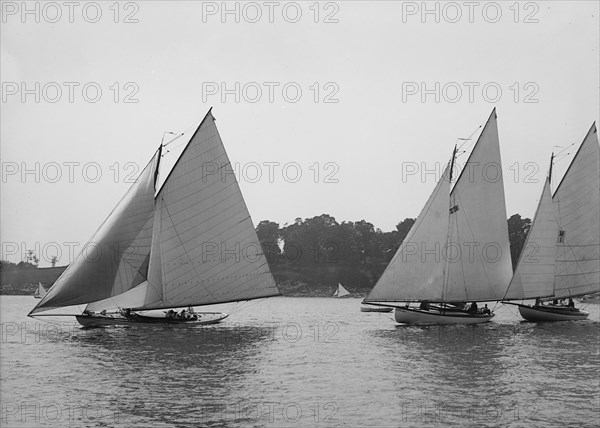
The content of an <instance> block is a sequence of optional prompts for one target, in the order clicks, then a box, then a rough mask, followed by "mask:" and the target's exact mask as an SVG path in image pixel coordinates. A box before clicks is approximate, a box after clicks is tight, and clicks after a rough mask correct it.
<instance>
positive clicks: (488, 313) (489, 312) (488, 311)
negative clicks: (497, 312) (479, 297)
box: [481, 303, 492, 315]
mask: <svg viewBox="0 0 600 428" xmlns="http://www.w3.org/2000/svg"><path fill="white" fill-rule="evenodd" d="M481 312H483V313H484V314H485V315H491V314H492V311H490V308H488V305H487V303H486V304H485V306H484V307H483V309H482V310H481Z"/></svg>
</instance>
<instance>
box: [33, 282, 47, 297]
mask: <svg viewBox="0 0 600 428" xmlns="http://www.w3.org/2000/svg"><path fill="white" fill-rule="evenodd" d="M45 295H46V289H45V288H44V286H43V285H42V283H41V282H39V283H38V288H37V289H36V290H35V292H34V293H33V297H35V298H36V299H41V298H42V297H44V296H45Z"/></svg>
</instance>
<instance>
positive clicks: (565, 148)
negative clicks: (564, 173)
mask: <svg viewBox="0 0 600 428" xmlns="http://www.w3.org/2000/svg"><path fill="white" fill-rule="evenodd" d="M574 145H575V142H573V143H571V144H569V145H568V146H565V147H564V148H563V149H562V150H561V151H559V152H558V153H556V154H555V156H558V155H560V154H561V153H562V152H564V151H565V150H567V149H569V148H570V147H572V146H574ZM554 147H562V146H554ZM567 154H568V153H567Z"/></svg>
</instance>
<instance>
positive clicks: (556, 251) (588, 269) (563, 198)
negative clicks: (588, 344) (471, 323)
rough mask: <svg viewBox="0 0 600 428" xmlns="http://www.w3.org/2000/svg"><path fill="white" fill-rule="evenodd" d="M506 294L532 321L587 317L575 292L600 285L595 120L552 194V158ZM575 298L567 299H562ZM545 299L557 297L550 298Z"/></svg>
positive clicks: (599, 151)
mask: <svg viewBox="0 0 600 428" xmlns="http://www.w3.org/2000/svg"><path fill="white" fill-rule="evenodd" d="M553 161H554V154H552V157H551V159H550V168H549V172H548V176H547V178H546V180H545V184H544V188H543V190H542V195H541V197H540V201H539V203H538V207H537V211H536V213H535V217H534V219H533V223H532V225H531V229H530V231H529V233H528V235H527V239H526V241H525V245H524V246H523V251H522V252H521V256H520V258H519V263H518V265H517V268H516V270H515V274H514V276H513V278H512V280H511V282H510V284H509V286H508V288H507V290H506V293H505V296H504V300H506V301H508V300H525V299H536V302H535V304H533V305H528V304H525V303H513V302H505V303H508V304H513V305H517V306H518V308H519V313H520V314H521V316H522V317H523V318H525V319H526V320H528V321H534V322H536V321H540V322H542V321H572V320H584V319H586V318H587V317H588V315H589V313H588V312H586V311H582V310H580V309H578V308H576V307H575V303H574V301H573V298H574V297H577V296H585V295H588V294H592V293H597V292H599V291H600V268H599V266H600V264H599V260H600V145H599V144H598V134H597V130H596V126H595V124H593V125H592V127H591V128H590V130H589V131H588V133H587V135H586V137H585V138H584V140H583V142H582V143H581V146H580V147H579V149H578V150H577V153H576V154H575V156H574V157H573V160H572V161H571V164H570V165H569V167H568V169H567V172H566V173H565V175H564V176H563V178H562V180H561V182H560V184H559V185H558V187H557V189H556V190H555V192H554V195H552V192H551V187H550V186H551V181H552V164H553ZM566 298H568V299H569V302H568V304H567V305H565V304H561V302H560V301H559V300H561V299H566ZM545 301H552V303H548V304H544V302H545Z"/></svg>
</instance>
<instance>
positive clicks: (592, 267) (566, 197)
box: [552, 123, 600, 298]
mask: <svg viewBox="0 0 600 428" xmlns="http://www.w3.org/2000/svg"><path fill="white" fill-rule="evenodd" d="M552 200H553V201H554V205H555V209H556V215H557V220H558V227H559V236H558V239H557V241H558V242H557V250H558V251H557V254H556V270H555V284H554V295H555V296H556V298H563V297H574V296H581V295H584V294H591V293H594V292H598V291H600V145H599V144H598V133H597V130H596V124H595V123H594V124H593V125H592V127H591V128H590V130H589V131H588V133H587V135H586V137H585V138H584V140H583V142H582V143H581V146H580V147H579V150H578V151H577V153H576V154H575V157H574V158H573V160H572V161H571V164H570V165H569V168H568V169H567V172H566V173H565V175H564V176H563V178H562V181H561V182H560V184H559V185H558V187H557V188H556V191H555V192H554V196H553V197H552Z"/></svg>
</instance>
